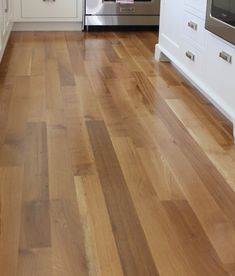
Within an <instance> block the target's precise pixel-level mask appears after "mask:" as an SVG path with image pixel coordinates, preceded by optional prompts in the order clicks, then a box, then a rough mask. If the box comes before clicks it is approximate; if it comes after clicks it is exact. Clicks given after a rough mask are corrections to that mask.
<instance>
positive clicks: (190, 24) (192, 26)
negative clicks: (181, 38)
mask: <svg viewBox="0 0 235 276" xmlns="http://www.w3.org/2000/svg"><path fill="white" fill-rule="evenodd" d="M188 27H189V28H191V29H193V30H194V31H197V23H194V22H193V21H189V22H188Z"/></svg>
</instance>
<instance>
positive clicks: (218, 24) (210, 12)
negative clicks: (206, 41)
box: [206, 0, 235, 44]
mask: <svg viewBox="0 0 235 276" xmlns="http://www.w3.org/2000/svg"><path fill="white" fill-rule="evenodd" d="M206 29H207V30H209V31H211V32H213V33H215V34H217V35H218V36H220V37H222V38H224V39H225V40H227V41H229V42H231V43H233V44H235V0H207V16H206Z"/></svg>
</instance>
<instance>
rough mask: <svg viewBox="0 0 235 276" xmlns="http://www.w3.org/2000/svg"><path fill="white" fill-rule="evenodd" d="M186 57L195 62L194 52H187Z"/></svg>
mask: <svg viewBox="0 0 235 276" xmlns="http://www.w3.org/2000/svg"><path fill="white" fill-rule="evenodd" d="M185 55H186V57H187V58H189V59H190V60H192V61H195V55H194V54H193V53H192V52H190V51H187V52H186V53H185Z"/></svg>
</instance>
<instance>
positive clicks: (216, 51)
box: [205, 33, 235, 110]
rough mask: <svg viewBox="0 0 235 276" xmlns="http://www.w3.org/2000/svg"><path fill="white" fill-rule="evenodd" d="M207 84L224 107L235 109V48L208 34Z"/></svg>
mask: <svg viewBox="0 0 235 276" xmlns="http://www.w3.org/2000/svg"><path fill="white" fill-rule="evenodd" d="M205 66H206V83H207V84H208V86H209V87H210V89H211V91H213V92H214V93H215V96H216V97H217V98H218V99H219V100H220V102H221V104H222V105H226V106H228V107H229V108H231V110H234V107H235V48H234V47H233V46H230V45H228V44H226V43H225V41H223V40H222V39H220V38H217V37H215V36H214V35H212V34H209V33H208V39H207V51H206V62H205Z"/></svg>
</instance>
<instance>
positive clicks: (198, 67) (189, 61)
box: [181, 41, 203, 79]
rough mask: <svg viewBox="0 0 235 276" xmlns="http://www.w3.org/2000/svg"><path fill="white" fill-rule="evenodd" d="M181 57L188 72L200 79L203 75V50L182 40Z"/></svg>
mask: <svg viewBox="0 0 235 276" xmlns="http://www.w3.org/2000/svg"><path fill="white" fill-rule="evenodd" d="M181 58H182V61H183V65H184V66H185V68H186V69H187V70H188V73H190V74H193V75H194V76H195V77H197V78H200V79H201V78H202V77H203V52H201V51H200V50H198V49H197V48H196V47H195V46H194V45H192V44H191V43H190V42H188V41H184V42H183V43H182V47H181Z"/></svg>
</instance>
